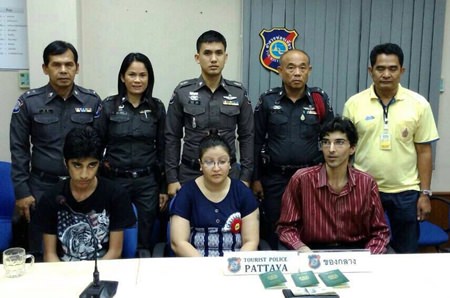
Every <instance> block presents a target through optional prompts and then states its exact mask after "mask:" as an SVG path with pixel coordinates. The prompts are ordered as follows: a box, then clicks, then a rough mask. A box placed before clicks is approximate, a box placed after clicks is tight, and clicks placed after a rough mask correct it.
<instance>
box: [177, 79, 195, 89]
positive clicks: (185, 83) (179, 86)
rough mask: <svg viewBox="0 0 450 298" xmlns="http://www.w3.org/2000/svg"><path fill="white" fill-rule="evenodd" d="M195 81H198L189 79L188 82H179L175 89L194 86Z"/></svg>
mask: <svg viewBox="0 0 450 298" xmlns="http://www.w3.org/2000/svg"><path fill="white" fill-rule="evenodd" d="M197 80H198V79H190V80H185V81H181V82H180V83H179V84H178V86H177V88H176V89H179V88H183V87H186V86H191V85H194V84H196V83H197Z"/></svg>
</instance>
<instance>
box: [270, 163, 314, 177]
mask: <svg viewBox="0 0 450 298" xmlns="http://www.w3.org/2000/svg"><path fill="white" fill-rule="evenodd" d="M307 167H310V165H309V164H305V165H284V166H278V165H274V164H269V166H268V168H269V170H270V171H271V172H275V173H278V174H281V175H293V174H294V173H295V172H297V170H299V169H303V168H307Z"/></svg>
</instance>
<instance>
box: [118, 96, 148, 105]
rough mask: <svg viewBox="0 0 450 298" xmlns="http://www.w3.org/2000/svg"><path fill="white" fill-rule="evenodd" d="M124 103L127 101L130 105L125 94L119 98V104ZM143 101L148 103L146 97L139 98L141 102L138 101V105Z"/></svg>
mask: <svg viewBox="0 0 450 298" xmlns="http://www.w3.org/2000/svg"><path fill="white" fill-rule="evenodd" d="M124 103H128V104H130V105H131V102H129V101H128V99H127V97H126V96H122V98H121V99H120V104H124ZM144 103H146V104H148V103H149V100H148V98H147V97H144V98H141V102H140V103H139V106H141V105H142V104H144Z"/></svg>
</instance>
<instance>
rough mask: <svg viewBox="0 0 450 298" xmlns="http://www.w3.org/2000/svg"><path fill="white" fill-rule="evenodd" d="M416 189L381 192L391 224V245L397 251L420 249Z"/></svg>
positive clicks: (407, 251)
mask: <svg viewBox="0 0 450 298" xmlns="http://www.w3.org/2000/svg"><path fill="white" fill-rule="evenodd" d="M419 195H420V193H419V192H418V191H415V190H408V191H403V192H400V193H384V192H380V198H381V203H382V204H383V208H384V211H385V212H386V213H387V216H388V217H389V221H390V225H391V242H390V245H391V247H392V248H393V249H394V250H395V252H396V253H415V252H417V250H418V241H419V222H418V221H417V200H418V199H419Z"/></svg>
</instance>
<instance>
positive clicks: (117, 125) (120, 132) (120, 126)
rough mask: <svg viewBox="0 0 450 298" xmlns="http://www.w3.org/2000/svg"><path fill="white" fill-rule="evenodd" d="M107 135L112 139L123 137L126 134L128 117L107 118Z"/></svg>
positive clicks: (115, 115)
mask: <svg viewBox="0 0 450 298" xmlns="http://www.w3.org/2000/svg"><path fill="white" fill-rule="evenodd" d="M109 121H110V124H109V128H108V129H109V134H110V135H111V136H113V137H123V136H126V135H127V134H128V127H129V123H130V116H128V115H117V114H112V115H110V116H109Z"/></svg>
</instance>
